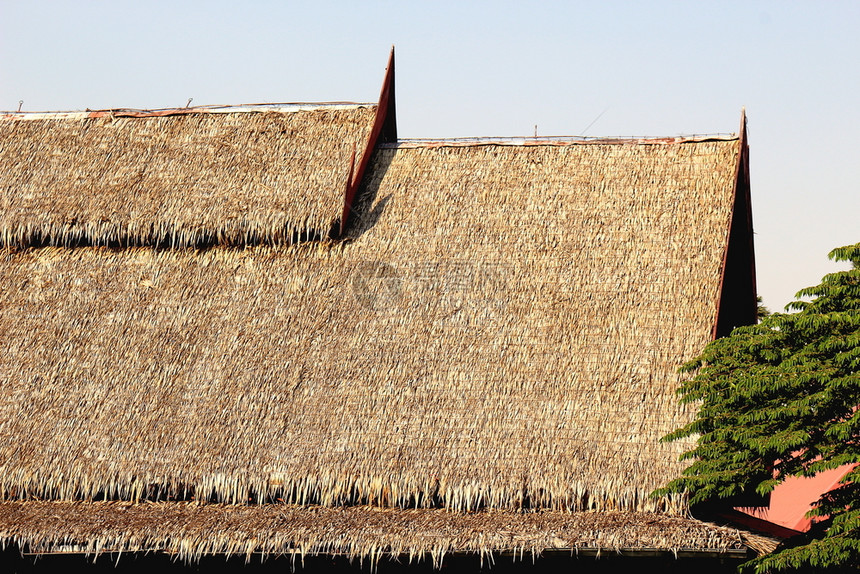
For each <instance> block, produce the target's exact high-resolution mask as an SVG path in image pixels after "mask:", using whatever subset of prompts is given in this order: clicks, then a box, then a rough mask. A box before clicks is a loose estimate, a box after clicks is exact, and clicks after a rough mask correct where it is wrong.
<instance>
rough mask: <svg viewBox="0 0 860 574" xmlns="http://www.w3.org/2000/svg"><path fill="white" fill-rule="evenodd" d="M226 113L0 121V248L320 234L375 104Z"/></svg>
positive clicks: (334, 216)
mask: <svg viewBox="0 0 860 574" xmlns="http://www.w3.org/2000/svg"><path fill="white" fill-rule="evenodd" d="M231 110H235V111H232V112H229V111H224V110H217V111H216V110H205V109H203V110H199V111H193V112H191V113H177V114H176V115H167V116H163V117H157V116H156V117H129V115H128V114H125V115H123V114H121V113H114V114H111V113H92V114H87V113H78V114H39V115H33V116H28V115H21V114H11V115H8V116H6V117H3V118H0V166H2V169H0V245H6V246H28V245H43V244H47V245H78V244H92V245H121V246H127V245H153V244H159V245H168V246H173V247H177V246H179V247H181V246H188V245H201V244H204V245H211V244H216V243H217V244H248V243H260V242H263V243H290V242H292V241H295V240H296V239H305V238H313V237H316V236H326V235H327V234H328V233H329V232H330V230H331V229H333V228H334V226H335V225H336V223H337V222H338V221H339V218H340V215H341V212H342V210H343V207H344V206H343V201H344V191H345V188H346V183H347V175H348V173H349V170H350V157H351V154H352V152H353V150H354V149H355V150H357V152H358V155H359V157H360V156H361V153H362V152H363V151H364V148H365V145H366V142H367V138H368V136H369V135H370V129H371V126H372V124H373V120H374V114H375V110H376V106H374V105H353V106H344V105H330V106H324V105H323V106H317V107H315V108H314V107H311V108H309V107H307V106H293V107H290V106H287V107H281V108H278V107H272V106H269V107H261V108H253V107H252V108H249V111H245V110H242V109H241V108H231ZM258 110H259V111H258ZM180 111H182V110H180Z"/></svg>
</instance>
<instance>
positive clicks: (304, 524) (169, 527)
mask: <svg viewBox="0 0 860 574" xmlns="http://www.w3.org/2000/svg"><path fill="white" fill-rule="evenodd" d="M745 538H746V533H745V532H743V531H739V530H736V529H734V528H726V527H721V526H717V525H714V524H710V523H706V522H701V521H698V520H695V519H692V518H681V517H667V516H665V515H659V514H650V513H631V512H603V513H599V512H587V513H565V512H521V513H517V512H500V511H489V512H479V513H457V512H449V511H445V510H416V509H392V508H386V509H383V508H375V507H366V506H364V507H340V508H334V509H329V508H320V507H299V506H291V505H283V504H281V505H278V504H272V505H266V506H263V507H253V506H241V505H236V506H226V505H206V504H195V503H159V504H131V503H116V502H101V503H61V502H42V501H30V502H18V503H0V542H2V545H3V546H4V547H6V546H12V547H17V548H18V549H19V550H21V551H22V552H26V553H28V554H36V555H47V554H53V553H74V554H83V555H87V556H90V557H93V558H96V557H98V556H99V555H104V554H109V553H110V554H121V553H142V552H157V553H166V554H169V555H172V556H174V557H176V558H178V559H179V560H181V561H183V562H186V563H194V562H198V561H199V560H200V559H201V558H203V557H206V556H213V555H223V556H225V557H230V556H238V557H242V556H244V557H245V559H246V560H250V559H251V557H252V556H255V555H260V556H262V557H263V558H265V557H267V556H271V557H276V556H290V557H292V558H293V559H296V558H299V559H301V560H303V559H304V558H305V557H309V556H343V557H346V558H348V559H350V560H358V561H360V562H364V561H368V562H369V563H370V564H371V566H373V565H375V564H377V563H378V562H379V561H380V560H382V559H391V560H398V561H401V562H409V563H413V562H422V561H430V562H432V564H433V566H434V567H436V568H440V567H441V566H443V563H444V560H445V558H446V557H450V556H453V555H460V556H469V555H471V556H475V557H479V558H480V560H481V562H482V563H483V562H484V561H487V562H488V563H489V564H492V563H493V561H494V557H496V556H511V557H513V558H514V559H515V560H517V559H519V560H524V559H532V560H535V559H536V558H538V557H540V556H543V555H556V556H558V555H564V554H567V555H569V556H571V557H573V556H578V555H585V556H589V555H590V556H600V555H611V554H620V555H624V554H633V555H636V554H654V553H656V554H662V555H674V556H675V557H678V555H679V554H684V555H693V556H701V557H705V556H707V557H713V556H720V557H725V558H734V559H742V558H748V557H749V556H750V554H751V552H750V549H751V548H752V546H751V545H749V544H748V543H747V541H746V539H745Z"/></svg>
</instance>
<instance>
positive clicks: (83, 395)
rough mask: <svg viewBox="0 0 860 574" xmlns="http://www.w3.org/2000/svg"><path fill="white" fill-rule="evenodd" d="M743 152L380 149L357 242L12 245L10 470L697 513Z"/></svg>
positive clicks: (227, 494)
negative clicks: (700, 445) (705, 354)
mask: <svg viewBox="0 0 860 574" xmlns="http://www.w3.org/2000/svg"><path fill="white" fill-rule="evenodd" d="M738 147H739V146H738V142H737V141H736V140H734V141H713V142H703V143H678V144H653V145H630V144H625V145H582V146H568V147H513V146H510V147H504V146H483V147H460V148H438V149H423V148H416V149H401V150H395V149H386V150H382V151H380V152H378V153H377V157H376V158H375V162H374V164H373V165H372V166H371V170H370V173H373V174H375V175H374V176H372V177H370V178H369V180H368V185H367V190H366V196H365V198H366V199H365V205H364V206H363V208H362V215H361V217H360V219H359V220H358V221H357V224H356V225H355V226H354V228H353V229H352V231H351V232H350V233H351V240H350V241H347V242H346V243H338V244H334V243H330V242H324V243H313V244H305V245H303V246H298V247H296V246H294V247H276V248H271V247H256V248H251V249H223V248H216V249H211V250H208V251H202V252H194V251H190V250H186V251H182V250H161V251H154V250H151V249H124V250H109V249H105V248H75V249H61V248H46V249H36V250H27V251H8V252H6V253H5V254H4V255H3V256H2V261H1V262H0V282H2V284H3V285H4V289H3V290H2V292H0V308H2V309H3V313H2V314H0V345H2V348H3V349H4V353H3V354H2V355H0V488H2V491H3V493H4V495H5V496H7V497H11V498H16V497H27V496H31V495H36V496H43V497H48V498H60V499H73V498H76V497H85V498H86V497H96V496H98V497H103V496H107V497H109V498H114V497H118V498H124V499H138V498H150V499H152V498H159V497H164V496H165V495H166V494H167V493H172V494H174V495H183V494H194V495H195V496H196V497H197V498H198V499H199V498H202V499H208V500H220V501H229V502H241V501H246V500H248V498H252V499H254V500H255V501H257V502H263V501H266V500H271V499H272V498H282V499H284V500H286V501H287V502H314V503H321V504H324V505H336V504H340V503H367V502H369V503H373V504H377V505H383V506H385V505H411V506H415V505H417V506H446V507H448V508H452V509H458V510H463V509H474V508H482V507H495V508H507V509H513V508H520V507H521V506H526V507H550V508H556V509H561V508H569V509H575V510H582V509H602V510H612V509H620V510H627V511H631V510H633V511H641V510H655V509H665V510H669V511H678V510H682V509H683V501H677V500H675V501H671V500H657V501H654V500H650V499H648V496H647V495H648V494H649V493H650V492H651V491H652V490H653V489H654V488H655V487H657V486H660V485H662V484H663V483H665V481H666V480H667V479H669V478H671V477H673V476H676V475H677V474H678V473H679V472H680V470H681V468H682V465H681V464H680V463H678V462H677V458H678V455H679V453H680V452H682V451H683V450H685V449H686V448H687V445H685V444H679V443H673V444H671V445H665V444H660V443H659V442H658V439H659V438H660V437H661V436H663V435H664V434H666V433H667V432H669V431H670V430H672V429H674V428H677V427H678V426H679V425H680V424H682V423H684V422H686V421H688V420H689V419H690V417H691V416H692V411H689V410H685V409H684V408H682V407H679V406H678V405H677V400H676V398H675V396H674V393H673V391H674V389H675V387H676V386H677V383H678V377H679V375H678V374H677V373H676V369H677V367H678V365H680V364H681V363H682V362H683V361H685V360H686V359H688V358H690V357H692V356H694V355H695V354H696V353H697V352H698V351H699V350H701V348H702V347H703V346H704V344H705V343H706V342H707V341H708V340H709V338H710V336H711V329H712V327H713V323H714V321H715V315H716V309H717V299H718V288H719V282H720V268H721V261H722V258H723V252H724V249H725V244H726V236H727V229H728V223H729V218H730V212H731V202H732V187H733V174H734V168H735V163H736V160H737V153H738Z"/></svg>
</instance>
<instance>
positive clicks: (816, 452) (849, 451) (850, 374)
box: [661, 243, 860, 572]
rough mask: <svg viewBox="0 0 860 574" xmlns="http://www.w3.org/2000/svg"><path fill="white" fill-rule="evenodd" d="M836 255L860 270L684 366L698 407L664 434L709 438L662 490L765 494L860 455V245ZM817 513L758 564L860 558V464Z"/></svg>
mask: <svg viewBox="0 0 860 574" xmlns="http://www.w3.org/2000/svg"><path fill="white" fill-rule="evenodd" d="M830 258H831V259H834V260H836V261H850V262H851V263H852V268H851V269H850V270H848V271H841V272H838V273H832V274H830V275H827V276H825V277H824V278H823V280H822V282H821V284H820V285H817V286H815V287H809V288H807V289H803V290H802V291H800V292H799V293H798V294H797V297H798V300H797V301H795V302H793V303H791V304H790V305H789V306H788V308H789V309H790V310H794V311H796V312H795V313H789V314H782V313H773V314H771V315H768V316H766V317H764V318H762V320H761V322H760V323H759V324H757V325H750V326H747V327H739V328H737V329H735V330H734V331H732V333H731V334H730V335H729V336H727V337H724V338H722V339H718V340H716V341H713V342H712V343H710V344H709V345H708V346H707V347H706V348H705V350H704V351H703V353H702V355H701V356H700V357H698V358H696V359H694V360H693V361H691V362H690V363H688V364H687V365H685V366H684V367H683V370H685V371H688V372H691V373H696V374H695V376H694V377H693V378H692V379H691V380H690V381H688V382H685V383H684V384H683V385H682V386H681V387H680V388H679V390H678V394H679V395H680V399H681V401H683V402H685V403H691V402H694V403H699V404H700V407H699V411H698V415H697V417H696V419H695V420H694V421H693V422H692V423H690V424H688V425H687V426H685V427H683V428H681V429H678V430H677V431H675V432H673V433H672V434H670V435H668V436H667V437H665V438H664V440H668V441H671V440H677V439H680V438H683V437H695V436H698V441H697V443H696V446H695V448H693V449H692V450H690V451H689V452H687V453H685V454H684V455H683V457H682V459H683V460H689V461H691V464H690V465H689V467H688V468H687V469H686V471H685V472H684V475H683V477H682V478H679V479H677V480H674V481H672V482H671V483H669V484H668V486H667V487H666V488H665V489H663V490H662V491H661V492H682V491H687V492H689V494H690V497H691V502H692V503H697V502H703V501H712V500H714V499H718V498H727V497H733V496H737V495H741V494H744V493H747V494H748V493H750V492H753V491H755V492H757V493H759V494H766V493H768V492H770V491H771V490H772V489H773V488H774V487H775V486H776V485H777V484H779V483H780V482H782V481H783V480H785V478H787V477H791V476H812V475H814V474H816V473H817V472H819V471H823V470H827V469H832V468H837V467H840V466H841V465H844V464H856V463H860V410H858V408H857V407H858V406H860V243H858V244H856V245H851V246H847V247H841V248H838V249H834V250H833V251H832V252H831V253H830ZM801 298H803V299H808V300H800V299H801ZM810 514H811V515H814V516H818V517H819V519H820V521H819V522H817V523H816V524H815V525H814V527H813V529H812V530H811V531H810V532H809V533H808V534H807V535H806V536H804V537H802V538H801V539H792V540H789V541H787V543H784V544H783V545H782V546H781V547H780V548H778V549H777V551H776V552H774V553H772V554H769V555H766V556H763V557H760V558H757V559H756V560H754V561H752V562H751V563H749V566H750V567H752V568H753V569H754V570H755V571H756V572H767V571H771V570H781V569H793V568H801V567H810V566H811V567H828V566H848V567H852V566H854V567H860V467H855V468H854V470H852V471H850V472H849V473H848V474H847V475H846V476H845V478H844V479H843V480H842V481H841V483H840V485H839V486H838V487H837V488H836V489H835V490H833V491H831V492H829V493H826V494H825V495H823V496H822V497H821V498H820V500H819V501H818V502H817V504H816V506H815V508H814V509H813V510H812V511H811V513H810Z"/></svg>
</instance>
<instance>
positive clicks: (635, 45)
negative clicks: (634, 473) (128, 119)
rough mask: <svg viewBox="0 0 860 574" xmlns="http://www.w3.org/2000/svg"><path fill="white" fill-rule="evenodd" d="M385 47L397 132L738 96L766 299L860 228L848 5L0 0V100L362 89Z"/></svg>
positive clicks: (655, 112)
mask: <svg viewBox="0 0 860 574" xmlns="http://www.w3.org/2000/svg"><path fill="white" fill-rule="evenodd" d="M392 44H394V45H396V49H397V115H398V128H399V132H400V135H401V137H455V136H491V135H531V134H532V133H533V131H534V125H535V124H537V125H538V130H539V133H540V134H542V135H582V134H583V131H584V130H585V129H586V128H587V127H588V126H589V125H590V124H592V122H594V123H593V125H591V127H590V128H588V131H587V132H586V134H585V135H591V136H598V135H602V136H618V135H652V136H657V135H665V136H671V135H678V134H690V133H713V132H733V131H736V130H737V128H738V123H739V119H740V110H741V106H746V108H747V113H748V116H749V130H750V147H751V173H752V195H753V218H754V226H755V230H756V237H755V241H756V258H757V266H758V279H759V292H760V294H761V295H763V297H764V300H765V303H766V304H767V305H769V306H770V307H771V308H772V309H779V308H781V307H782V306H783V305H785V304H786V303H787V302H788V301H789V300H790V299H791V297H792V295H793V293H794V292H796V291H797V290H799V289H800V288H802V287H805V286H807V285H812V284H815V283H817V282H818V280H819V279H820V278H821V276H822V275H823V274H824V273H827V272H830V271H834V270H836V269H838V268H839V267H837V266H836V265H834V264H832V263H830V262H828V260H827V259H826V253H827V252H828V251H829V250H830V249H831V248H832V247H835V246H838V245H845V244H849V243H856V242H858V241H860V106H858V101H860V2H857V1H850V2H848V1H846V2H837V1H828V2H825V1H820V2H786V1H780V2H755V1H746V2H659V1H658V2H612V1H606V2H581V3H580V2H541V3H538V2H533V3H527V2H524V1H523V2H500V1H496V2H449V1H435V2H426V3H419V2H407V1H406V0H402V1H401V2H381V1H380V2H371V1H366V2H346V1H344V2H335V1H330V2H312V3H311V2H308V3H296V2H252V1H248V2H244V3H241V4H240V3H238V2H237V3H229V2H220V1H208V2H194V1H190V0H189V1H186V2H160V1H149V2H123V1H113V2H87V1H84V0H78V1H76V2H47V1H45V2H33V1H29V2H18V1H11V0H0V53H2V58H0V109H3V110H14V109H17V107H18V101H19V100H24V107H23V109H24V110H28V111H35V110H70V109H84V108H91V109H97V108H109V107H135V108H159V107H175V106H184V105H185V103H186V101H187V100H188V98H189V97H193V98H194V104H195V105H205V104H239V103H252V102H285V101H327V100H353V101H375V100H376V98H377V96H378V91H379V87H380V84H381V80H382V74H383V70H384V68H385V61H386V58H387V55H388V49H389V47H390V46H391V45H392ZM601 114H602V115H601ZM598 116H599V119H597V121H594V120H595V119H596V118H598Z"/></svg>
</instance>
